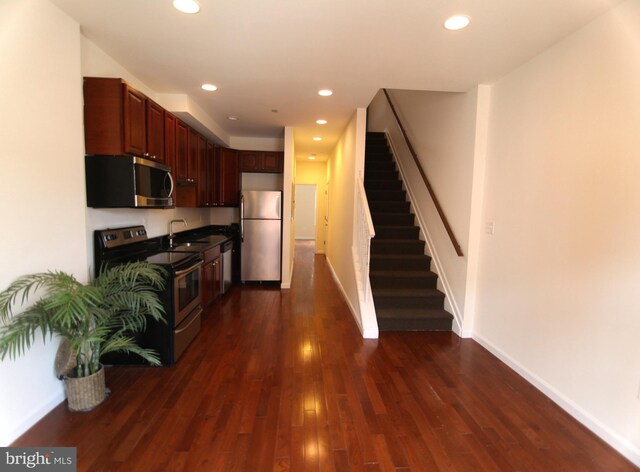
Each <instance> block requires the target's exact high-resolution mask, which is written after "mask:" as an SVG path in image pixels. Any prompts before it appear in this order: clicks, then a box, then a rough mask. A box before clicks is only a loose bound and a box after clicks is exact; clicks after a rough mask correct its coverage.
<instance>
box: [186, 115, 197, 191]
mask: <svg viewBox="0 0 640 472" xmlns="http://www.w3.org/2000/svg"><path fill="white" fill-rule="evenodd" d="M199 138H200V135H199V134H198V132H197V131H196V130H194V129H193V128H189V153H188V158H187V180H188V181H189V182H190V183H194V184H195V182H196V173H197V169H198V143H199Z"/></svg>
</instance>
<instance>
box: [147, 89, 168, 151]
mask: <svg viewBox="0 0 640 472" xmlns="http://www.w3.org/2000/svg"><path fill="white" fill-rule="evenodd" d="M146 156H147V157H149V158H150V159H153V160H154V161H158V162H164V161H165V156H164V108H162V107H161V106H160V105H158V104H157V103H155V102H152V101H151V100H149V99H147V152H146Z"/></svg>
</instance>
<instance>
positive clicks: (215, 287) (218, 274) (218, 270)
mask: <svg viewBox="0 0 640 472" xmlns="http://www.w3.org/2000/svg"><path fill="white" fill-rule="evenodd" d="M221 261H222V259H221V258H220V257H218V258H217V259H216V260H214V261H213V282H212V284H211V285H212V287H211V297H212V299H213V300H212V301H215V300H217V299H218V297H220V284H221V283H222V263H221Z"/></svg>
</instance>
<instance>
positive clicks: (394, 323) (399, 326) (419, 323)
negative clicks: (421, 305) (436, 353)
mask: <svg viewBox="0 0 640 472" xmlns="http://www.w3.org/2000/svg"><path fill="white" fill-rule="evenodd" d="M378 329H379V330H380V331H451V320H450V319H444V318H443V319H435V320H433V319H430V320H421V319H401V320H393V319H385V318H378Z"/></svg>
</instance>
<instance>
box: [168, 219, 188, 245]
mask: <svg viewBox="0 0 640 472" xmlns="http://www.w3.org/2000/svg"><path fill="white" fill-rule="evenodd" d="M173 223H182V224H183V225H184V227H185V228H186V227H187V222H186V220H184V219H183V218H180V219H178V220H171V221H169V247H173V238H174V237H175V234H173Z"/></svg>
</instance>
